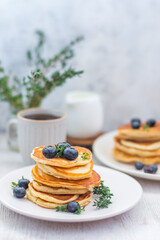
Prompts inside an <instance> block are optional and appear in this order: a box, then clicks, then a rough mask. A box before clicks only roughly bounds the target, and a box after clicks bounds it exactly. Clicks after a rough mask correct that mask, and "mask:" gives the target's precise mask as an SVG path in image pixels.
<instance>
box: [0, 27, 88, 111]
mask: <svg viewBox="0 0 160 240" xmlns="http://www.w3.org/2000/svg"><path fill="white" fill-rule="evenodd" d="M36 34H37V37H38V42H37V45H36V46H35V48H34V49H33V50H28V51H27V53H26V57H27V61H28V64H29V66H30V67H31V69H34V70H33V71H31V73H30V75H28V76H25V77H23V78H22V79H20V78H19V77H18V76H14V77H12V76H9V74H7V73H6V71H5V69H4V68H3V66H2V65H1V64H0V100H1V101H7V102H8V103H9V104H10V106H11V110H12V112H13V113H17V112H18V111H19V110H21V109H25V108H31V107H38V106H40V104H41V102H42V100H43V99H44V98H45V97H46V96H47V95H48V94H49V93H50V92H51V91H53V89H55V88H56V87H57V86H61V85H63V84H64V83H65V81H66V80H67V79H70V78H73V77H75V76H80V75H81V74H82V73H83V71H82V70H80V71H76V70H75V69H73V68H72V67H70V66H68V63H69V60H70V59H71V58H73V57H74V50H73V47H74V45H75V44H76V43H78V42H80V41H81V40H82V39H83V37H77V38H76V39H75V40H74V41H71V42H70V43H69V44H68V45H67V46H66V47H65V48H63V49H62V50H61V51H60V52H59V53H58V54H56V55H54V56H53V57H51V58H48V59H44V58H43V57H42V52H43V51H42V50H43V46H44V44H45V35H44V33H43V32H42V31H36Z"/></svg>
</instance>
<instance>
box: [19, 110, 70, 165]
mask: <svg viewBox="0 0 160 240" xmlns="http://www.w3.org/2000/svg"><path fill="white" fill-rule="evenodd" d="M33 114H34V115H36V114H50V115H55V116H57V117H58V118H57V119H52V120H34V119H28V118H26V116H28V115H33ZM17 117H18V142H19V148H20V153H21V155H22V157H23V160H24V164H25V165H28V164H33V163H34V162H33V160H32V159H31V158H30V154H31V152H32V150H33V148H35V147H38V146H42V145H51V144H56V143H58V142H63V141H66V114H65V113H64V112H61V111H59V110H53V109H43V108H30V109H26V110H23V111H20V112H19V113H18V114H17Z"/></svg>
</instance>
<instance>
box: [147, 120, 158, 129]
mask: <svg viewBox="0 0 160 240" xmlns="http://www.w3.org/2000/svg"><path fill="white" fill-rule="evenodd" d="M146 124H147V125H148V126H149V127H154V125H155V124H156V121H155V120H154V119H149V120H147V121H146Z"/></svg>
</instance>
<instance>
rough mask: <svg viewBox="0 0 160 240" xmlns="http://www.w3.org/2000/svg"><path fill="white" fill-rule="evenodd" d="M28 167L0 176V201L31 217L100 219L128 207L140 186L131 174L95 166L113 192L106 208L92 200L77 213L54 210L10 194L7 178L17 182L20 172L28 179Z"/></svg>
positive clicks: (131, 205) (136, 200)
mask: <svg viewBox="0 0 160 240" xmlns="http://www.w3.org/2000/svg"><path fill="white" fill-rule="evenodd" d="M32 167H33V165H32V166H29V167H24V168H21V169H18V170H16V171H13V172H11V173H9V174H8V175H6V176H5V177H3V178H2V179H1V180H0V193H1V194H0V201H1V202H2V204H3V205H5V206H6V207H7V208H9V209H11V210H13V211H15V212H17V213H19V214H22V215H25V216H29V217H32V218H37V219H41V220H47V221H56V222H86V221H94V220H100V219H104V218H109V217H113V216H116V215H118V214H121V213H124V212H126V211H128V210H129V209H131V208H133V207H134V206H135V205H136V204H137V203H138V201H139V200H140V198H141V196H142V188H141V186H140V184H139V183H138V182H137V181H136V180H134V179H133V178H131V177H129V176H127V175H125V174H123V173H120V172H117V171H115V170H112V169H108V168H106V167H101V166H95V167H94V169H95V170H96V171H97V172H98V173H99V174H100V175H101V177H102V179H103V180H104V183H105V185H107V186H108V187H110V189H111V192H112V193H114V197H113V198H112V204H111V205H109V208H105V209H100V210H99V209H96V208H95V207H93V206H92V205H93V202H91V203H90V204H89V205H88V206H87V207H86V208H85V211H84V212H82V213H81V214H80V215H76V214H72V213H64V212H56V210H54V209H46V208H42V207H39V206H37V205H36V204H34V203H32V202H30V201H29V200H27V199H17V198H15V197H13V194H12V190H11V182H12V181H15V182H17V180H18V179H19V178H21V177H22V176H24V177H25V178H28V179H30V180H32V177H31V169H32ZM124 193H125V194H124ZM126 193H128V194H126Z"/></svg>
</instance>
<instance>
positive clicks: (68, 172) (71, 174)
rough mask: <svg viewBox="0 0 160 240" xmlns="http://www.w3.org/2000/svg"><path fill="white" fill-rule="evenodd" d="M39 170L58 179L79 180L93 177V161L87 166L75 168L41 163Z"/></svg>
mask: <svg viewBox="0 0 160 240" xmlns="http://www.w3.org/2000/svg"><path fill="white" fill-rule="evenodd" d="M38 168H40V169H41V170H42V171H43V172H44V173H47V174H49V175H52V176H54V177H57V178H63V179H69V180H79V179H84V178H89V177H91V175H92V169H93V162H92V161H91V162H89V163H88V164H87V165H84V166H78V167H73V168H60V167H53V166H49V165H45V164H40V163H39V164H38Z"/></svg>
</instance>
